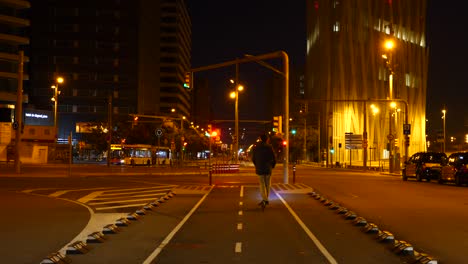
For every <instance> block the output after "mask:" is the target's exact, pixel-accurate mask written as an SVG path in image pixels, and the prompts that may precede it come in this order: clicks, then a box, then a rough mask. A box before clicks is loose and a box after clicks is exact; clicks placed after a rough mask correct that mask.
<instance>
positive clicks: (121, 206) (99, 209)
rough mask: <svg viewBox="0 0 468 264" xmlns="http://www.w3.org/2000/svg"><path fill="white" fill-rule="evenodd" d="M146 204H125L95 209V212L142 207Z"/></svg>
mask: <svg viewBox="0 0 468 264" xmlns="http://www.w3.org/2000/svg"><path fill="white" fill-rule="evenodd" d="M146 204H147V203H140V204H125V205H116V206H108V207H97V208H96V209H95V210H96V211H103V210H110V209H118V208H127V207H140V206H144V205H146Z"/></svg>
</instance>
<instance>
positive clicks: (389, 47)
mask: <svg viewBox="0 0 468 264" xmlns="http://www.w3.org/2000/svg"><path fill="white" fill-rule="evenodd" d="M384 48H385V50H386V51H387V52H388V54H384V55H382V58H384V60H385V65H386V67H387V69H388V71H389V76H388V99H389V100H392V99H393V60H392V52H393V49H394V48H395V42H394V41H393V40H392V39H388V40H386V41H385V42H384ZM390 107H391V108H393V109H394V108H395V107H396V103H395V102H392V103H391V104H390ZM387 138H388V141H389V150H388V151H389V166H388V170H389V172H390V173H392V172H393V168H394V160H393V153H392V152H393V145H394V141H393V140H394V135H393V134H392V111H389V127H388V136H387Z"/></svg>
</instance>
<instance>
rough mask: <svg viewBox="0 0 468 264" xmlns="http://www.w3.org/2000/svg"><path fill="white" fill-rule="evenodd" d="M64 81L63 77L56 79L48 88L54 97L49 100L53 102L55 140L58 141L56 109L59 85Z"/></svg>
mask: <svg viewBox="0 0 468 264" xmlns="http://www.w3.org/2000/svg"><path fill="white" fill-rule="evenodd" d="M64 81H65V80H64V79H63V77H60V76H59V77H57V79H56V84H55V85H52V86H51V87H50V88H52V89H54V97H52V98H51V101H52V102H54V129H55V138H56V139H58V131H57V128H58V127H57V125H58V122H57V107H58V95H59V94H60V90H59V84H62V83H63V82H64Z"/></svg>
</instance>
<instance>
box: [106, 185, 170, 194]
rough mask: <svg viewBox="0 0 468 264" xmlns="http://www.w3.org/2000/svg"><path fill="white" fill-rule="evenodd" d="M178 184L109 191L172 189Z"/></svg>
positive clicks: (111, 191)
mask: <svg viewBox="0 0 468 264" xmlns="http://www.w3.org/2000/svg"><path fill="white" fill-rule="evenodd" d="M176 186H177V185H164V186H158V187H139V188H125V189H114V190H110V191H108V192H107V193H108V194H110V193H113V192H118V193H121V192H123V191H138V190H157V189H171V188H173V187H176Z"/></svg>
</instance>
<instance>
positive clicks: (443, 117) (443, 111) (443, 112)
mask: <svg viewBox="0 0 468 264" xmlns="http://www.w3.org/2000/svg"><path fill="white" fill-rule="evenodd" d="M446 113H447V110H445V109H443V110H442V114H443V116H442V120H443V124H444V141H443V143H444V148H443V152H445V117H446V116H445V114H446Z"/></svg>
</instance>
